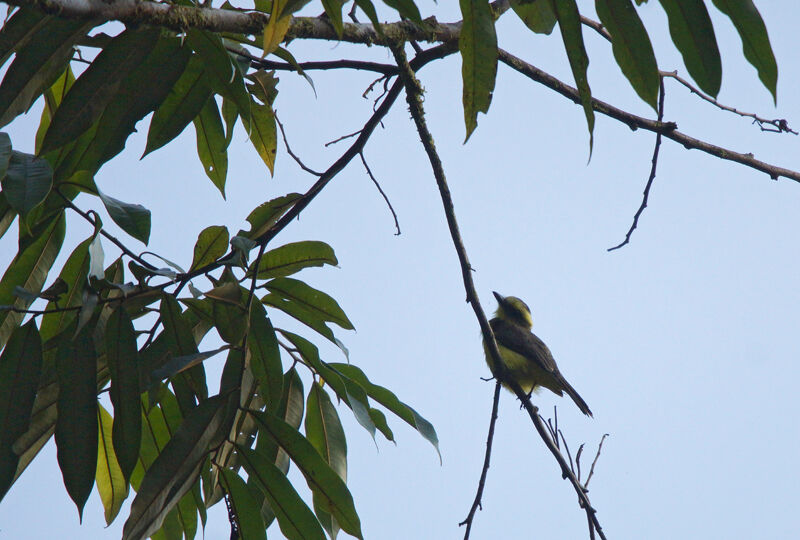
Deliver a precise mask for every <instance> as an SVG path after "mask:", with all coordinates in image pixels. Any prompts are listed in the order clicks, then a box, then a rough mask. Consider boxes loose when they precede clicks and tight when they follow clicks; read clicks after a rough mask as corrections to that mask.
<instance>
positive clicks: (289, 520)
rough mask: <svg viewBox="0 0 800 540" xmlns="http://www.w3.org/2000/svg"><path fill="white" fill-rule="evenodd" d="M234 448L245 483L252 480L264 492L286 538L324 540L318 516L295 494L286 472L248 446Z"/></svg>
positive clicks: (291, 539)
mask: <svg viewBox="0 0 800 540" xmlns="http://www.w3.org/2000/svg"><path fill="white" fill-rule="evenodd" d="M237 451H238V452H239V455H240V456H241V459H242V465H244V468H245V470H246V471H247V476H248V483H249V482H250V480H251V479H252V481H253V484H254V485H256V486H257V487H258V489H260V490H261V492H262V493H263V494H264V496H265V497H266V500H267V502H268V503H269V506H270V508H271V509H272V510H273V511H274V512H275V516H276V517H277V519H278V526H280V528H281V532H282V533H283V535H284V536H285V537H286V538H288V539H289V540H324V539H325V533H324V532H323V531H322V527H320V525H319V522H318V521H317V518H316V517H315V516H314V513H313V512H312V511H311V509H310V508H309V507H308V506H307V505H306V503H305V502H304V501H303V499H302V498H301V497H300V495H298V494H297V491H296V490H295V489H294V486H292V483H291V482H289V479H288V478H286V474H285V472H282V471H281V470H280V469H279V468H278V467H276V466H275V464H274V463H273V462H271V461H269V460H268V459H266V458H265V457H264V456H263V455H262V454H260V453H258V452H254V451H253V450H250V449H249V448H244V447H241V446H238V447H237Z"/></svg>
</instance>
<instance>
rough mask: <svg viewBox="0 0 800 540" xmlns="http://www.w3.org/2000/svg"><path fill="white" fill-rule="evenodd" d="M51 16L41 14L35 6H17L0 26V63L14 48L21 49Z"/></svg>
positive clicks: (50, 19) (3, 61)
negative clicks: (0, 26)
mask: <svg viewBox="0 0 800 540" xmlns="http://www.w3.org/2000/svg"><path fill="white" fill-rule="evenodd" d="M51 21H52V17H49V16H47V15H42V12H41V11H39V10H38V9H36V8H28V7H24V8H19V9H17V10H16V11H15V12H14V13H13V14H12V16H11V18H10V19H7V20H6V21H5V24H4V25H3V27H2V28H0V65H3V64H5V63H6V60H8V57H9V56H11V54H12V53H13V52H14V51H15V50H19V49H21V48H22V47H23V46H24V45H25V44H26V43H27V42H28V40H29V39H30V38H31V36H33V35H35V34H36V32H37V30H39V29H40V28H41V27H42V26H44V25H45V24H48V23H50V22H51Z"/></svg>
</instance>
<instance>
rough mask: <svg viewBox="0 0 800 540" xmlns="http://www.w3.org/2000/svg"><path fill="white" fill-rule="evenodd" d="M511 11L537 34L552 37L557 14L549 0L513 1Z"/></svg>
mask: <svg viewBox="0 0 800 540" xmlns="http://www.w3.org/2000/svg"><path fill="white" fill-rule="evenodd" d="M511 9H513V10H514V13H516V14H517V15H518V16H519V18H520V19H522V22H524V23H525V26H527V27H528V28H530V29H531V30H533V31H534V32H536V33H537V34H547V35H550V33H551V32H552V31H553V28H554V27H555V26H556V22H557V19H556V14H555V11H553V4H551V3H550V2H549V0H511Z"/></svg>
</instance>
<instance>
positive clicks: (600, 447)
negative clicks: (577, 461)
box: [583, 433, 608, 489]
mask: <svg viewBox="0 0 800 540" xmlns="http://www.w3.org/2000/svg"><path fill="white" fill-rule="evenodd" d="M606 437H608V433H603V436H602V437H601V438H600V444H598V445H597V454H595V456H594V461H592V466H591V468H590V469H589V476H587V477H586V482H584V483H583V487H584V489H588V488H589V480H591V479H592V475H593V474H594V466H595V464H596V463H597V460H598V459H599V458H600V451H601V450H603V441H605V440H606Z"/></svg>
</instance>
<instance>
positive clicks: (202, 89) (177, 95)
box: [142, 55, 211, 157]
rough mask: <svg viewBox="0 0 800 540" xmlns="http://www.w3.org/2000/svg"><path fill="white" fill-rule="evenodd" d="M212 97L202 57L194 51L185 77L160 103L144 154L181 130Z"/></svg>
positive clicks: (176, 83)
mask: <svg viewBox="0 0 800 540" xmlns="http://www.w3.org/2000/svg"><path fill="white" fill-rule="evenodd" d="M210 97H211V87H210V86H209V85H208V80H207V78H206V75H205V68H204V66H203V62H202V61H201V60H200V57H199V56H197V55H192V57H191V59H190V60H189V63H188V64H187V66H186V70H185V71H184V72H183V75H181V78H180V79H178V80H177V81H176V82H175V85H174V86H173V87H172V89H171V90H170V92H169V94H167V97H166V99H164V101H163V103H161V105H159V107H158V109H156V112H155V113H154V114H153V120H152V121H151V122H150V130H149V131H148V132H147V147H146V148H145V150H144V154H143V156H142V157H144V156H146V155H147V154H149V153H150V152H152V151H153V150H156V149H158V148H161V147H162V146H164V145H165V144H167V143H168V142H170V141H171V140H172V139H174V138H175V137H177V136H178V135H180V134H181V132H182V131H183V130H184V128H185V127H186V126H188V125H189V124H190V123H191V122H192V120H194V119H195V117H197V115H199V114H200V111H201V110H202V109H203V107H204V106H205V105H206V103H207V102H208V100H209V98H210Z"/></svg>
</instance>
